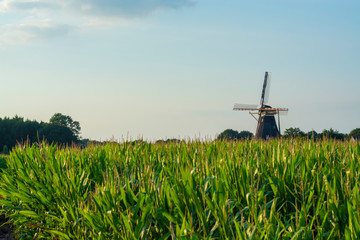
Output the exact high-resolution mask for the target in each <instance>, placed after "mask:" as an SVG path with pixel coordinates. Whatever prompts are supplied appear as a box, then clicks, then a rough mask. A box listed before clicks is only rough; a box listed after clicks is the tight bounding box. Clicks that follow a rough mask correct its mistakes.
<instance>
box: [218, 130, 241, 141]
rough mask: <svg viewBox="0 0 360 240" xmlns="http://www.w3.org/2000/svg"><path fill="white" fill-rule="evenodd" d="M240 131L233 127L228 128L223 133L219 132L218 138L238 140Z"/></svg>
mask: <svg viewBox="0 0 360 240" xmlns="http://www.w3.org/2000/svg"><path fill="white" fill-rule="evenodd" d="M238 134H239V132H238V131H235V130H232V129H226V130H225V131H223V132H222V133H220V134H219V136H218V137H217V139H218V140H237V138H238Z"/></svg>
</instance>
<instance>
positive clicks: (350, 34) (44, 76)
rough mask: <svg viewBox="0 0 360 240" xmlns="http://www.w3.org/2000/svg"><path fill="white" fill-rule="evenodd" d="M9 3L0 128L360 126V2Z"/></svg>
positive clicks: (1, 25) (118, 131)
mask: <svg viewBox="0 0 360 240" xmlns="http://www.w3.org/2000/svg"><path fill="white" fill-rule="evenodd" d="M83 2H84V1H80V0H38V1H24V0H22V1H20V0H2V1H0V80H1V92H2V94H1V95H0V117H5V116H9V117H13V116H14V115H16V114H18V115H20V116H23V117H25V118H28V119H31V120H34V119H35V120H37V121H48V120H49V119H50V117H51V116H52V115H53V114H54V113H56V112H61V113H63V114H66V115H70V116H71V117H72V118H73V119H74V120H77V121H79V122H80V124H81V127H82V136H83V137H85V138H91V139H101V140H106V139H111V138H115V139H122V138H127V137H131V138H137V137H143V138H145V139H150V140H153V139H161V138H169V137H179V138H188V137H190V138H194V137H199V136H200V137H201V138H205V137H210V138H213V137H215V136H216V134H218V133H220V132H222V131H223V130H225V129H227V128H231V129H236V130H238V131H241V130H249V131H252V132H254V131H255V127H256V122H255V120H254V119H253V118H252V117H251V116H250V115H249V114H248V113H247V112H238V111H232V107H233V104H234V103H249V104H257V103H259V101H260V93H261V87H262V81H263V77H264V73H265V71H269V72H271V75H272V83H271V90H270V98H269V104H270V105H272V106H274V107H287V108H289V114H288V116H286V117H283V118H281V127H282V130H284V129H286V128H289V127H299V128H300V129H302V130H303V131H310V130H312V129H314V130H316V131H318V132H321V131H322V130H323V129H329V128H333V129H336V130H339V131H340V132H345V133H348V132H349V131H351V130H352V129H354V128H358V127H360V125H359V124H360V122H359V119H360V95H359V89H360V75H359V73H358V71H359V69H360V44H359V42H360V14H359V13H358V12H359V9H360V1H358V0H345V1H344V0H343V1H338V0H326V1H325V0H311V1H310V0H291V1H290V0H286V1H285V0H282V1H281V0H274V1H265V0H258V1H253V0H251V1H250V0H246V1H240V0H226V1H224V0H222V1H220V0H206V1H205V0H166V1H165V0H131V1H130V0H117V1H115V0H101V1H100V0H99V1H96V0H89V1H86V4H84V3H83Z"/></svg>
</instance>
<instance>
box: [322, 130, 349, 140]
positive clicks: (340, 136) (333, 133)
mask: <svg viewBox="0 0 360 240" xmlns="http://www.w3.org/2000/svg"><path fill="white" fill-rule="evenodd" d="M322 136H323V137H326V138H333V139H339V140H344V138H345V137H346V135H345V134H343V133H339V131H337V130H334V129H332V128H330V130H326V129H325V130H324V131H323V132H322Z"/></svg>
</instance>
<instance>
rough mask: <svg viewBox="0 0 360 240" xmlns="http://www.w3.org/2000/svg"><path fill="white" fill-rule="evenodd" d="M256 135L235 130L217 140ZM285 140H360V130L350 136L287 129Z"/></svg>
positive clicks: (325, 131)
mask: <svg viewBox="0 0 360 240" xmlns="http://www.w3.org/2000/svg"><path fill="white" fill-rule="evenodd" d="M253 137H254V135H253V134H252V133H251V132H249V131H241V132H238V131H236V130H233V129H226V130H225V131H223V132H222V133H220V134H219V135H218V136H217V138H216V139H217V140H241V139H251V138H253ZM281 137H283V138H308V139H314V140H318V139H323V138H331V139H338V140H345V139H350V138H355V139H360V128H355V129H353V130H352V131H351V132H350V133H349V134H346V133H340V132H339V131H337V130H334V129H332V128H330V129H329V130H327V129H325V130H323V131H322V132H320V133H318V132H316V131H314V130H312V131H309V132H306V133H305V132H304V131H302V130H300V128H287V129H286V130H285V131H284V134H283V135H282V136H281Z"/></svg>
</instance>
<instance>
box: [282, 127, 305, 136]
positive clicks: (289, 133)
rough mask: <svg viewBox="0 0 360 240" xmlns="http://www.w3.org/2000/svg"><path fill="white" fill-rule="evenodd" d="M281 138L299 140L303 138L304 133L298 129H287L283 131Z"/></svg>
mask: <svg viewBox="0 0 360 240" xmlns="http://www.w3.org/2000/svg"><path fill="white" fill-rule="evenodd" d="M283 137H285V138H299V137H305V133H304V132H303V131H301V130H300V128H288V129H286V130H285V132H284V135H283Z"/></svg>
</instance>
